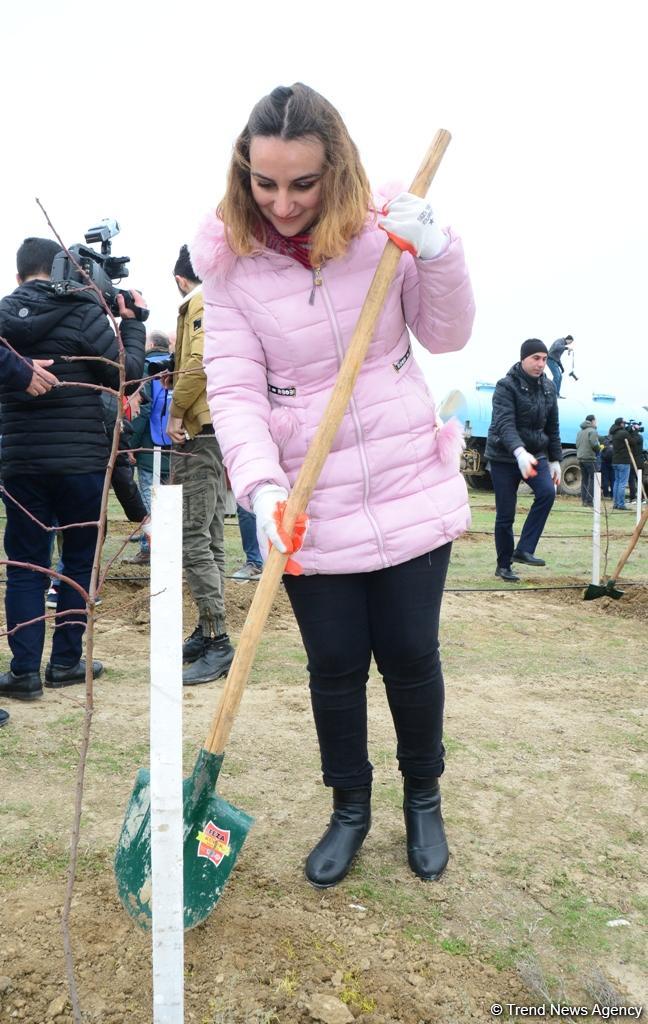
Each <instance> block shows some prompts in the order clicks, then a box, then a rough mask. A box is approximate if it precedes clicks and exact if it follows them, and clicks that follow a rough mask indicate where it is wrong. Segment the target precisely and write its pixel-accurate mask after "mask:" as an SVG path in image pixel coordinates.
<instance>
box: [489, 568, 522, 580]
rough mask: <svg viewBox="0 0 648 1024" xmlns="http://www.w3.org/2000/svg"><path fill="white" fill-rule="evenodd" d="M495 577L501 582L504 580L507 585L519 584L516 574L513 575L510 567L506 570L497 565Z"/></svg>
mask: <svg viewBox="0 0 648 1024" xmlns="http://www.w3.org/2000/svg"><path fill="white" fill-rule="evenodd" d="M495 575H496V576H499V578H500V579H501V580H506V582H507V583H519V582H520V577H519V576H518V575H517V573H514V572H513V570H512V569H511V567H510V566H508V568H507V567H506V566H505V565H498V566H497V569H496V570H495Z"/></svg>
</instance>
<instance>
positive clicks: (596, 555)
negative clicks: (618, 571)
mask: <svg viewBox="0 0 648 1024" xmlns="http://www.w3.org/2000/svg"><path fill="white" fill-rule="evenodd" d="M600 582H601V474H600V473H595V474H594V522H593V525H592V583H593V584H594V586H595V587H598V585H599V583H600Z"/></svg>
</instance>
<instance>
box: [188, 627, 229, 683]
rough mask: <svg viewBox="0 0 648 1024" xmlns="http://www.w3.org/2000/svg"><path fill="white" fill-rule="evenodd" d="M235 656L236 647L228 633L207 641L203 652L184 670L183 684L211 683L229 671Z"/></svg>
mask: <svg viewBox="0 0 648 1024" xmlns="http://www.w3.org/2000/svg"><path fill="white" fill-rule="evenodd" d="M233 658H234V648H233V647H232V645H231V643H230V642H229V637H228V636H227V633H223V634H222V636H220V637H213V638H212V639H210V640H207V641H206V642H205V646H204V652H203V654H202V655H201V656H200V657H199V658H197V660H196V661H194V662H193V664H192V665H188V666H187V668H185V669H183V671H182V685H183V686H196V684H197V683H211V682H212V680H213V679H220V677H221V676H226V675H227V673H228V672H229V667H230V665H231V664H232V661H233Z"/></svg>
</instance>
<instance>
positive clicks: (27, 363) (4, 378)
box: [0, 342, 58, 726]
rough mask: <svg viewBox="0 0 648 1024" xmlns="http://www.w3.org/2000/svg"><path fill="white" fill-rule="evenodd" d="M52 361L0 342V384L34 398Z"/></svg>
mask: <svg viewBox="0 0 648 1024" xmlns="http://www.w3.org/2000/svg"><path fill="white" fill-rule="evenodd" d="M53 361H54V360H53V359H26V358H23V357H21V356H17V355H16V354H15V353H14V352H12V351H11V349H8V348H7V347H6V345H5V343H4V342H3V343H0V385H5V386H6V387H8V388H12V389H14V390H15V391H25V392H26V393H27V394H28V395H32V397H34V398H35V397H36V396H37V395H45V394H47V392H48V391H50V390H51V389H52V388H53V387H54V385H55V384H58V378H57V377H55V376H54V374H53V373H50V371H49V370H48V369H47V367H48V366H51V365H52V363H53ZM8 721H9V712H8V711H5V710H4V708H0V726H2V725H6V724H7V722H8Z"/></svg>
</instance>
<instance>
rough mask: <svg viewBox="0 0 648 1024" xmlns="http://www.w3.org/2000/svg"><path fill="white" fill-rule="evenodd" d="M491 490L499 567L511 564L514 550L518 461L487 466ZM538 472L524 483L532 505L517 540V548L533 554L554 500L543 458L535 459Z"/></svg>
mask: <svg viewBox="0 0 648 1024" xmlns="http://www.w3.org/2000/svg"><path fill="white" fill-rule="evenodd" d="M489 469H490V475H491V480H492V481H493V489H494V491H495V509H496V511H495V550H496V551H497V565H498V566H499V568H501V569H504V568H509V569H510V567H511V558H512V557H513V551H514V549H515V540H514V537H513V523H514V521H515V509H516V505H517V492H518V487H519V486H520V480H521V479H522V474H521V473H520V470H519V469H518V465H517V462H495V461H491V463H490V465H489ZM536 470H537V475H536V476H532V477H529V479H528V480H527V483H528V485H529V487H530V488H531V490H532V491H533V495H534V498H533V504H532V506H531V508H530V509H529V514H528V515H527V517H526V519H525V520H524V526H523V527H522V533H521V534H520V539H519V540H518V543H517V550H518V551H526V552H527V553H528V554H530V555H532V554H533V553H534V551H535V549H536V547H537V546H538V541H539V540H540V537H541V536H542V531H543V530H544V526H545V523H546V522H547V517H548V515H549V513H550V512H551V507H552V505H553V503H554V501H555V500H556V488H555V487H554V484H553V480H552V479H551V473H550V472H549V463H548V462H547V460H546V459H545V458H542V457H540V458H539V459H538V465H537V467H536Z"/></svg>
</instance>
